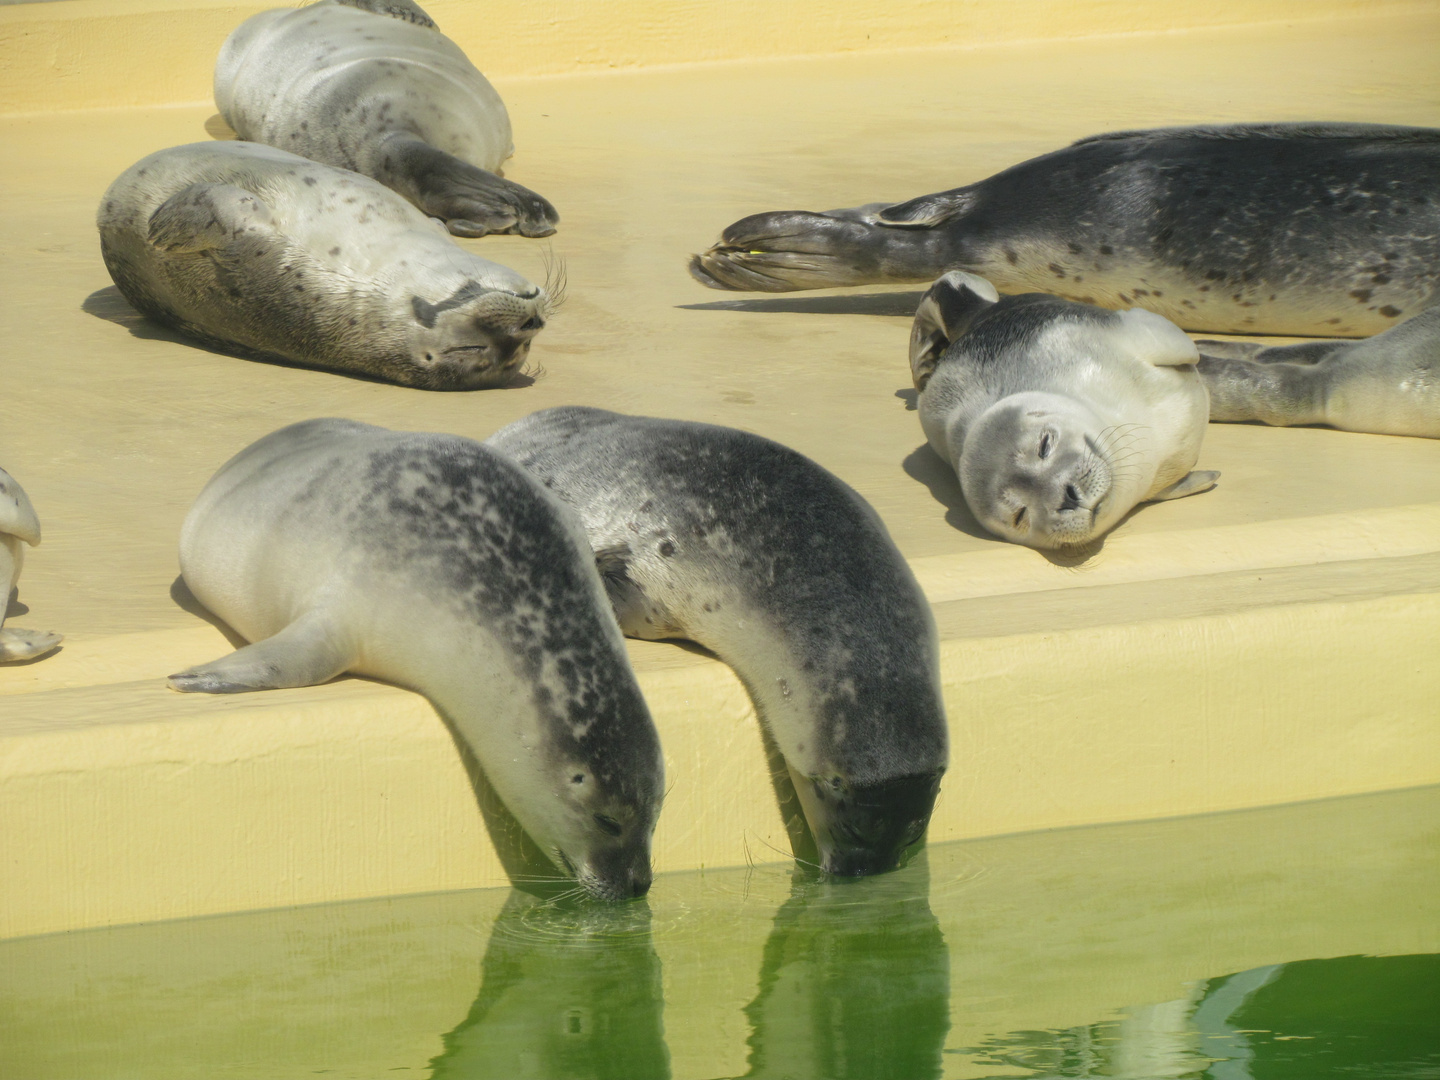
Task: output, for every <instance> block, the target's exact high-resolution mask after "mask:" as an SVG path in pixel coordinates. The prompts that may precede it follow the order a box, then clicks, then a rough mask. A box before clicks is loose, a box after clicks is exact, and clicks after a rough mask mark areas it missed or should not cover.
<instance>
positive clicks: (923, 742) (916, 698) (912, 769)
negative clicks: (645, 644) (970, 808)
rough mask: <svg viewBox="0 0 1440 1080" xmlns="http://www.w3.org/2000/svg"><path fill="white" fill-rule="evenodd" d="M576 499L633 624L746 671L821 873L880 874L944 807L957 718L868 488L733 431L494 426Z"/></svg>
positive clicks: (606, 419)
mask: <svg viewBox="0 0 1440 1080" xmlns="http://www.w3.org/2000/svg"><path fill="white" fill-rule="evenodd" d="M486 444H487V445H488V446H491V447H494V448H495V449H496V450H498V451H500V452H501V453H503V454H506V455H508V456H510V457H511V458H513V459H514V460H515V461H517V462H519V463H520V464H521V465H523V466H524V467H525V468H526V469H528V470H529V471H530V472H532V473H533V474H534V475H535V476H536V477H537V478H538V479H539V480H540V481H541V482H542V483H544V484H545V486H546V487H548V488H550V489H551V490H552V491H553V492H555V494H557V495H559V496H560V498H562V499H564V500H565V501H566V502H567V503H569V504H570V506H571V507H572V508H573V509H574V510H575V511H576V513H577V514H578V516H579V518H580V521H581V523H582V524H583V525H584V527H585V532H586V534H587V535H588V536H589V538H590V544H591V546H592V547H593V548H594V549H595V553H596V560H597V562H598V564H599V566H600V570H601V574H602V576H603V577H604V580H605V587H606V589H607V590H608V591H609V594H610V600H611V602H612V603H613V605H614V607H615V614H616V616H617V617H618V618H619V620H620V627H621V629H622V630H624V632H625V633H627V634H629V635H630V636H632V637H638V638H646V639H650V640H656V639H662V638H688V639H689V640H691V641H695V642H697V643H699V644H700V645H703V646H704V647H705V648H707V649H709V650H711V651H712V652H714V653H715V654H716V655H717V656H719V657H720V659H721V660H723V661H725V663H727V664H729V665H730V666H731V667H732V668H734V669H735V673H736V674H737V675H739V677H740V680H741V682H743V683H744V684H745V688H746V690H747V691H748V692H749V694H750V698H751V700H752V701H753V702H754V703H755V708H756V711H757V712H758V714H759V715H760V718H761V720H762V721H763V723H764V724H765V726H766V728H767V729H768V731H769V732H770V734H771V736H772V737H773V738H774V740H775V743H776V744H777V745H778V747H779V749H780V752H781V753H782V754H783V755H784V758H785V763H786V766H787V769H788V771H789V774H790V777H791V780H792V781H793V783H794V786H795V790H796V793H797V795H798V796H799V798H800V803H801V807H802V809H803V811H804V814H805V818H806V821H807V822H808V823H809V826H810V830H811V832H812V834H813V835H814V838H815V841H816V846H817V848H818V850H819V854H820V865H821V867H822V869H824V870H825V871H827V872H829V873H832V874H841V875H862V874H874V873H881V872H883V871H886V870H890V869H893V868H894V867H895V866H896V865H898V863H899V860H900V858H901V856H902V854H903V853H904V851H905V849H906V848H907V847H909V846H910V845H911V844H913V843H915V842H916V841H917V840H919V839H920V837H921V835H922V834H923V833H924V831H925V827H926V825H927V824H928V822H929V820H930V814H931V811H932V809H933V808H934V803H935V796H936V793H937V792H938V790H939V786H940V777H941V774H942V773H943V772H944V771H945V764H946V755H947V747H948V732H947V729H946V725H945V713H944V706H943V705H942V703H941V694H940V672H939V646H938V644H937V641H936V634H935V624H934V620H933V618H932V617H931V614H930V607H929V605H928V604H927V603H926V601H925V597H924V595H923V594H922V593H921V592H920V587H919V585H918V584H917V583H916V581H915V577H914V575H913V574H912V573H911V572H910V568H909V566H908V565H907V564H906V562H905V560H904V559H903V558H902V557H901V555H900V553H899V551H897V550H896V548H895V545H894V543H893V542H892V541H891V539H890V537H889V534H888V533H887V532H886V531H885V526H884V525H883V524H881V522H880V519H879V517H878V516H877V515H876V514H875V512H874V510H872V509H871V508H870V506H869V504H868V503H866V502H865V500H863V499H862V498H861V497H860V496H859V495H858V494H857V493H856V492H855V491H853V490H852V489H851V488H850V487H849V486H848V485H846V484H844V483H842V482H841V481H840V480H839V479H838V478H837V477H835V476H833V475H832V474H830V473H828V472H826V471H825V470H824V469H822V468H821V467H820V466H819V465H817V464H815V462H813V461H811V460H810V459H809V458H807V457H805V456H803V455H802V454H799V453H796V452H795V451H794V450H791V449H789V448H788V447H785V446H781V445H780V444H779V443H775V442H771V441H770V440H769V439H763V438H761V437H760V436H758V435H751V434H748V433H747V432H743V431H737V430H735V429H734V428H726V427H716V426H713V425H710V424H695V423H688V422H686V421H681V420H662V419H652V418H650V417H640V416H623V415H621V414H618V413H612V412H605V411H603V410H600V409H587V408H578V407H566V408H558V409H546V410H544V411H542V412H538V413H534V414H532V415H530V416H527V417H525V418H524V419H522V420H519V421H516V422H515V423H513V424H511V425H510V426H509V427H506V428H503V429H502V430H500V431H499V432H497V433H496V434H495V435H493V436H491V438H489V439H488V440H486Z"/></svg>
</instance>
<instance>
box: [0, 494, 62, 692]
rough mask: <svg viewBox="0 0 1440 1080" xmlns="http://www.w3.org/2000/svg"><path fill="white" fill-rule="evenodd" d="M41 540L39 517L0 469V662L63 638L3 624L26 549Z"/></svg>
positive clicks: (40, 652) (38, 652)
mask: <svg viewBox="0 0 1440 1080" xmlns="http://www.w3.org/2000/svg"><path fill="white" fill-rule="evenodd" d="M39 543H40V519H39V518H38V517H36V516H35V508H34V507H33V506H31V505H30V499H29V498H28V497H27V496H26V494H25V489H24V488H22V487H21V486H20V482H19V481H18V480H16V479H15V478H14V477H13V476H11V475H10V474H9V473H8V472H6V471H5V470H4V469H0V588H3V591H0V664H4V663H8V662H10V661H12V660H31V659H34V658H35V657H37V656H44V655H45V654H46V653H48V652H49V651H50V650H52V649H54V648H55V647H56V646H58V645H59V644H60V642H61V641H62V640H64V639H63V638H62V637H61V635H59V634H55V633H51V632H50V631H48V630H22V629H21V628H20V627H18V626H11V627H6V626H5V609H6V607H7V606H8V605H9V603H10V594H11V593H12V592H13V591H14V590H15V582H16V581H17V580H19V578H20V570H21V568H22V567H23V566H24V565H25V548H26V547H36V546H38V545H39Z"/></svg>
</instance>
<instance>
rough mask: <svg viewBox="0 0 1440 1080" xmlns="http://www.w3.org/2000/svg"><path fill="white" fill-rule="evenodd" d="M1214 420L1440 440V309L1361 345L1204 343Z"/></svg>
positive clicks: (1203, 360)
mask: <svg viewBox="0 0 1440 1080" xmlns="http://www.w3.org/2000/svg"><path fill="white" fill-rule="evenodd" d="M1197 344H1198V346H1199V348H1200V366H1199V371H1200V377H1201V378H1202V379H1204V380H1205V386H1206V388H1207V389H1208V390H1209V391H1210V419H1211V420H1260V421H1263V422H1264V423H1267V424H1277V425H1281V426H1284V425H1289V424H1328V425H1329V426H1330V427H1336V428H1341V429H1342V430H1345V431H1373V432H1378V433H1380V434H1383V435H1422V436H1425V437H1426V438H1431V439H1440V307H1432V308H1428V309H1427V310H1425V311H1422V312H1421V313H1420V314H1419V315H1416V316H1415V317H1414V318H1412V319H1407V320H1405V321H1404V322H1402V323H1401V324H1400V325H1399V326H1396V327H1393V328H1392V329H1389V330H1386V331H1385V332H1384V333H1383V334H1376V335H1375V336H1374V337H1372V338H1366V339H1365V340H1364V341H1306V342H1302V343H1301V344H1299V345H1274V346H1269V347H1266V346H1264V345H1256V344H1254V343H1251V342H1239V341H1201V342H1198V343H1197Z"/></svg>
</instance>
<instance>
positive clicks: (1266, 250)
mask: <svg viewBox="0 0 1440 1080" xmlns="http://www.w3.org/2000/svg"><path fill="white" fill-rule="evenodd" d="M1437 266H1440V130H1437V129H1434V128H1414V127H1393V126H1389V125H1381V124H1327V123H1310V124H1237V125H1231V126H1224V127H1188V128H1160V129H1156V130H1152V131H1121V132H1116V133H1113V134H1108V135H1095V136H1091V137H1090V138H1087V139H1081V140H1080V141H1079V142H1077V143H1074V144H1073V145H1071V146H1069V147H1067V148H1065V149H1063V150H1059V151H1056V152H1055V153H1051V154H1045V155H1044V156H1042V157H1037V158H1032V159H1030V160H1029V161H1024V162H1021V163H1020V164H1018V165H1015V166H1013V167H1012V168H1009V169H1006V170H1005V171H1003V172H1000V173H997V174H996V175H994V176H992V177H989V178H988V179H985V180H981V181H980V182H978V183H975V184H970V185H968V186H966V187H960V188H956V189H954V190H953V191H944V192H940V193H938V194H934V195H924V196H921V197H920V198H918V199H912V200H910V201H909V202H903V203H896V204H893V205H887V204H884V203H874V204H871V205H869V206H861V207H856V208H853V209H848V210H833V211H830V212H829V213H826V214H812V213H801V212H780V213H768V214H756V215H754V216H752V217H747V218H744V219H743V220H741V221H737V222H736V223H735V224H733V225H731V226H730V227H729V228H727V229H726V230H725V233H724V236H723V238H722V239H721V242H720V243H719V244H717V245H716V246H714V247H712V248H711V249H710V250H709V251H708V252H706V253H705V254H703V255H697V256H695V258H694V259H693V260H692V262H691V273H692V274H693V275H694V276H695V277H696V278H697V279H698V280H699V281H701V282H702V283H703V284H705V285H709V286H711V287H713V288H717V289H754V290H759V291H765V292H784V291H788V290H792V289H816V288H823V287H828V286H832V285H863V284H869V283H873V282H892V281H893V282H900V281H933V280H934V279H935V278H936V277H938V276H939V275H940V274H942V273H944V272H945V271H946V270H965V271H969V272H971V273H974V274H978V275H981V276H983V277H985V278H987V279H989V280H990V281H991V282H992V283H993V284H994V285H995V286H996V287H997V288H998V289H999V290H1000V291H1001V292H1005V293H1023V292H1036V291H1038V292H1046V293H1051V294H1053V295H1056V296H1060V297H1063V298H1065V299H1068V300H1074V301H1076V302H1078V303H1085V304H1098V305H1099V306H1101V307H1108V308H1128V307H1132V306H1133V307H1141V308H1145V309H1147V310H1149V311H1153V312H1155V313H1157V314H1159V315H1163V316H1165V317H1166V318H1167V319H1170V320H1171V321H1172V322H1175V323H1176V324H1178V325H1180V326H1182V327H1184V328H1185V329H1187V330H1197V331H1208V332H1211V333H1240V334H1244V333H1266V334H1296V335H1306V336H1315V335H1320V336H1325V337H1364V336H1366V335H1369V334H1375V333H1379V332H1381V331H1383V330H1385V329H1387V328H1388V327H1390V326H1393V325H1395V324H1396V322H1397V321H1398V320H1399V319H1400V318H1401V317H1402V316H1407V315H1413V314H1415V313H1417V312H1419V311H1420V310H1422V309H1423V308H1426V307H1428V306H1430V305H1431V304H1434V303H1436V302H1437V300H1440V284H1437V283H1440V271H1437V269H1436V268H1437Z"/></svg>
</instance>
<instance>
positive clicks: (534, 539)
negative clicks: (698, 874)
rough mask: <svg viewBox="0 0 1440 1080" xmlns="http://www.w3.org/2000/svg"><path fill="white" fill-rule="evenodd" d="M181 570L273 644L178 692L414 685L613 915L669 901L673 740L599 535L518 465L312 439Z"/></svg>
mask: <svg viewBox="0 0 1440 1080" xmlns="http://www.w3.org/2000/svg"><path fill="white" fill-rule="evenodd" d="M180 566H181V571H182V573H183V575H184V579H185V583H186V585H187V586H189V588H190V591H191V592H192V593H194V595H195V596H196V598H197V599H199V601H200V602H201V603H202V604H204V605H205V606H206V607H207V608H209V609H210V610H211V611H213V612H214V613H215V614H216V615H218V616H219V617H220V618H222V619H224V620H225V621H226V622H227V623H228V624H229V625H230V626H231V627H233V628H234V629H235V630H236V631H237V632H238V633H240V634H241V635H243V636H244V637H245V638H246V639H247V640H248V641H250V642H252V643H253V644H250V645H247V646H245V647H244V648H242V649H240V650H238V651H237V652H234V653H231V654H230V655H228V656H225V657H222V658H221V659H219V660H216V661H214V662H212V663H209V664H204V665H202V666H200V667H196V668H191V669H189V670H188V671H183V672H181V673H179V674H177V675H173V676H171V678H170V684H171V686H173V687H174V688H175V689H177V690H185V691H202V692H206V693H234V692H239V691H246V690H262V689H268V688H273V687H285V686H308V685H311V684H314V683H321V682H325V681H326V680H327V679H331V678H334V677H335V676H336V675H339V674H340V673H341V672H346V671H349V672H354V673H356V674H361V675H371V676H374V677H376V678H379V679H384V680H386V681H387V682H393V683H397V684H399V685H401V686H407V687H410V688H411V689H414V690H417V691H419V692H420V693H422V694H424V695H425V696H426V697H428V698H429V699H430V700H431V701H432V702H433V703H434V704H435V706H436V708H437V709H438V710H439V711H440V712H441V714H442V715H443V716H445V717H446V718H447V720H448V721H449V722H450V723H451V724H452V725H453V727H454V729H455V730H456V732H457V734H458V735H459V737H460V738H461V739H462V740H463V741H464V742H465V744H466V745H467V746H468V747H469V749H470V750H471V751H472V752H473V753H474V755H475V758H476V760H477V761H478V762H479V764H480V766H481V768H482V769H483V770H484V774H485V777H486V779H487V780H488V781H489V783H490V785H491V786H492V787H493V788H494V789H495V791H496V793H497V794H498V795H499V796H500V798H501V799H502V800H503V801H504V804H505V806H506V808H507V809H508V810H509V811H510V813H511V814H513V815H514V817H515V819H516V820H517V821H518V822H519V823H520V825H521V826H522V827H523V828H524V829H525V831H526V832H527V833H528V834H529V836H530V838H531V839H533V840H534V841H535V843H536V844H537V845H538V846H539V847H540V849H541V850H542V851H543V852H545V853H546V855H547V856H548V857H549V858H550V859H551V860H553V861H554V863H555V865H556V866H557V868H560V869H562V870H564V871H568V872H570V873H571V874H573V875H574V876H575V877H576V878H577V879H578V881H579V883H580V884H581V885H582V886H584V888H585V889H586V890H588V891H589V892H590V893H591V894H593V895H594V896H596V897H599V898H601V899H605V900H621V899H625V898H628V897H631V896H639V895H641V894H643V893H644V892H645V891H646V890H647V889H648V888H649V886H650V838H651V833H652V831H653V830H654V828H655V819H656V815H657V814H658V813H659V810H660V800H661V797H662V795H663V791H664V777H663V771H664V766H663V760H662V758H661V754H660V743H659V738H658V736H657V735H656V733H655V727H654V724H653V723H652V721H651V719H650V713H649V711H648V709H647V708H646V705H645V702H644V700H643V698H642V697H641V695H640V688H639V685H638V684H637V683H636V681H635V675H634V673H633V671H632V670H631V668H630V664H629V661H628V659H627V657H626V654H625V644H624V641H623V640H622V638H621V636H620V631H619V628H618V627H617V626H616V625H615V619H614V617H613V616H612V614H611V612H610V607H609V602H608V600H607V598H606V594H605V589H604V586H602V585H601V583H600V577H599V575H598V574H597V573H596V570H595V563H594V557H593V555H592V554H591V552H590V548H589V547H588V546H587V545H586V543H585V535H584V533H583V532H582V531H581V529H580V526H579V524H578V523H577V522H576V521H575V518H574V516H573V514H572V513H571V512H570V511H569V510H568V509H566V507H565V505H564V504H563V503H562V502H561V501H560V500H559V499H557V498H555V497H554V496H553V495H551V494H549V493H548V492H547V491H546V490H545V489H544V488H543V487H542V486H541V485H540V484H539V482H537V481H536V480H535V479H534V478H533V477H532V476H530V475H529V474H528V473H526V472H524V471H523V470H522V469H520V468H519V467H518V466H516V465H515V464H514V463H513V462H511V461H509V460H508V459H507V458H504V457H502V456H501V455H499V454H497V453H495V452H494V451H493V450H489V449H487V448H486V447H484V446H482V445H481V444H479V443H476V442H473V441H471V440H469V439H463V438H460V437H458V436H454V435H437V434H425V433H417V432H397V431H387V430H385V429H384V428H378V427H371V426H370V425H368V424H360V423H356V422H354V421H350V420H310V421H306V422H304V423H300V424H294V425H292V426H290V427H286V428H282V429H280V430H279V431H276V432H274V433H272V434H270V435H267V436H266V437H265V438H263V439H261V440H259V441H258V442H256V443H254V444H253V445H251V446H250V447H248V448H247V449H245V450H243V451H241V452H240V453H239V454H238V455H236V456H235V457H234V458H232V459H231V460H230V461H229V462H228V463H227V464H225V465H224V466H223V467H222V468H221V469H220V471H219V472H217V473H216V474H215V476H214V478H213V479H211V480H210V482H209V483H208V484H207V485H206V486H205V489H204V490H203V491H202V492H201V493H200V496H199V498H198V499H196V501H195V505H194V507H193V508H192V509H191V510H190V513H189V515H188V516H187V517H186V519H185V525H184V528H183V530H182V532H181V537H180Z"/></svg>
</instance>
